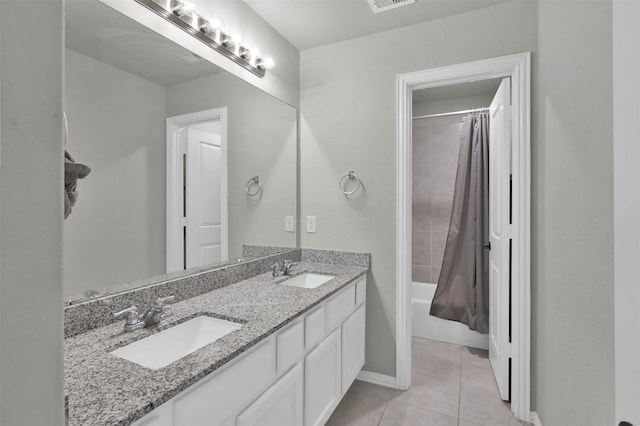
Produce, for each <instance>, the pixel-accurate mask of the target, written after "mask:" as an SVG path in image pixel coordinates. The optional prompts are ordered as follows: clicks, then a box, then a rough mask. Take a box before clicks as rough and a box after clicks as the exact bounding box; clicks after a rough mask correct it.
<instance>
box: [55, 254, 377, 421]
mask: <svg viewBox="0 0 640 426" xmlns="http://www.w3.org/2000/svg"><path fill="white" fill-rule="evenodd" d="M302 258H303V260H304V256H302ZM315 260H316V261H315V262H311V261H308V260H307V261H300V262H298V265H297V266H296V267H295V268H294V269H295V270H294V271H292V273H291V277H289V276H284V277H277V278H274V277H273V276H272V273H271V272H266V273H261V274H259V275H256V276H254V277H251V278H249V279H244V280H242V281H239V282H236V283H234V284H230V285H226V286H224V287H222V288H219V289H216V290H213V291H210V292H208V293H204V294H201V295H198V296H195V297H191V298H188V299H185V300H182V301H180V302H178V303H176V304H173V305H169V306H168V307H167V311H168V312H169V313H170V314H171V316H170V317H168V318H167V319H165V320H164V321H163V322H161V323H160V324H159V326H158V327H156V328H150V329H142V330H136V331H133V332H129V333H125V332H124V331H123V322H122V321H119V322H117V323H113V324H110V325H107V326H103V327H100V328H97V329H94V330H90V331H88V332H85V333H82V334H79V335H76V336H73V337H69V338H67V339H66V340H65V393H66V395H67V397H68V399H69V419H68V423H69V425H85V424H119V425H128V424H134V425H154V426H158V425H162V426H164V425H200V424H208V425H211V424H213V425H218V424H220V425H233V424H235V425H259V424H278V425H282V426H284V425H303V424H304V425H317V424H324V423H325V422H326V421H327V419H328V418H329V417H330V415H331V413H332V412H333V410H334V409H335V407H336V406H337V405H338V403H339V401H340V399H341V398H342V396H343V395H344V393H345V392H346V391H347V390H348V388H349V387H350V385H351V383H352V382H353V380H354V379H355V377H356V376H357V374H358V372H359V371H360V369H361V368H362V366H363V365H364V349H365V347H364V343H365V337H364V336H365V309H366V308H365V305H366V303H365V300H366V276H365V275H366V272H367V270H368V256H367V262H366V263H367V266H362V265H360V266H355V265H345V264H332V263H320V262H318V261H317V260H323V259H315ZM304 272H311V273H314V274H323V275H330V276H333V277H334V278H331V279H330V280H328V281H327V282H326V283H324V284H321V285H319V286H318V287H316V288H300V287H295V286H288V285H284V283H286V281H287V280H288V279H293V278H295V276H296V275H299V274H301V273H304ZM202 315H208V316H213V317H217V318H221V319H225V320H229V321H232V322H235V323H238V324H242V326H241V327H240V328H239V329H237V330H235V331H232V332H230V333H229V334H227V335H225V336H224V337H221V338H220V339H218V340H216V341H215V342H213V343H211V344H208V345H206V346H204V347H202V348H201V349H198V350H195V351H194V352H192V353H190V354H188V355H186V356H184V357H182V358H180V359H178V360H177V361H175V362H173V363H171V364H169V365H167V366H165V367H162V368H158V369H155V370H153V369H150V368H146V367H143V366H141V365H138V364H136V363H134V362H131V361H128V360H126V359H122V358H120V357H118V356H116V355H114V354H112V353H111V352H113V351H114V350H116V349H117V348H121V347H124V346H126V345H129V344H131V343H132V342H134V341H139V340H141V339H144V338H145V337H148V336H149V335H152V334H155V333H158V332H159V331H162V330H165V329H169V328H171V327H173V326H175V325H177V324H179V323H183V322H184V321H185V320H188V319H191V318H194V317H197V316H202Z"/></svg>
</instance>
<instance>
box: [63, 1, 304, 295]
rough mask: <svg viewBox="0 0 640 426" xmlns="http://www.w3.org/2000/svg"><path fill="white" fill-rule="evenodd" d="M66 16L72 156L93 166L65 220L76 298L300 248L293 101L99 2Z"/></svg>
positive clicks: (78, 5) (75, 4) (67, 287)
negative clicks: (296, 224)
mask: <svg viewBox="0 0 640 426" xmlns="http://www.w3.org/2000/svg"><path fill="white" fill-rule="evenodd" d="M65 21H66V25H65V28H66V50H65V107H64V108H65V111H66V116H67V120H68V136H67V138H66V143H65V149H66V150H67V151H68V152H69V154H70V155H71V156H72V157H73V158H74V159H75V160H76V161H77V162H79V163H83V164H86V165H88V166H89V167H91V170H92V171H91V173H90V174H89V175H88V176H87V177H86V178H84V179H82V180H80V181H79V182H78V188H77V189H78V199H77V203H76V205H75V206H74V208H73V211H72V213H71V214H70V216H69V217H68V218H67V219H66V220H65V223H64V247H63V249H64V293H65V298H66V301H67V303H74V302H76V301H78V300H81V299H82V298H83V297H86V296H87V295H92V294H94V293H96V291H97V293H99V294H100V295H104V294H110V293H113V292H116V291H120V290H123V289H129V288H132V287H135V286H138V285H146V284H149V283H152V282H158V281H162V280H165V279H167V277H168V276H167V275H166V274H170V275H169V277H171V276H178V275H185V274H188V273H192V272H194V271H197V270H198V269H205V268H206V269H210V268H212V267H214V265H220V264H227V263H229V262H241V261H244V260H246V259H248V258H251V257H253V256H258V255H263V254H268V253H270V252H273V251H278V250H285V249H286V248H295V247H296V234H295V229H287V227H286V226H285V225H286V224H287V220H286V218H287V217H288V216H289V217H295V215H296V209H297V200H296V194H297V188H296V184H297V183H296V182H297V170H296V167H297V153H296V149H297V127H296V126H297V112H296V110H295V109H294V108H293V107H291V106H289V105H287V104H285V103H284V102H282V101H280V100H278V99H276V98H274V97H272V96H270V95H268V94H266V93H264V92H263V91H261V90H259V89H257V88H255V87H254V86H252V85H250V84H248V83H246V82H244V81H243V80H241V79H239V78H237V77H235V76H233V75H231V74H229V73H227V72H226V71H221V70H220V69H219V68H217V67H215V66H214V65H213V64H211V63H210V62H208V61H206V60H204V59H202V58H200V57H198V56H197V55H195V54H193V53H192V52H190V51H189V50H186V49H185V48H183V47H180V46H178V45H177V44H175V43H173V42H171V41H170V40H168V39H166V38H164V37H163V36H161V35H159V34H157V33H155V32H154V31H151V30H150V29H148V28H146V27H144V26H142V25H140V24H138V23H137V22H135V21H133V20H132V19H130V18H128V17H127V16H125V15H123V14H121V13H119V12H117V11H115V10H114V9H112V8H110V7H109V6H106V5H104V4H103V3H101V2H100V1H99V0H70V1H67V2H66V11H65ZM254 177H257V179H253V178H254ZM290 222H292V219H290ZM247 246H251V248H249V249H248V248H247ZM267 247H268V248H267Z"/></svg>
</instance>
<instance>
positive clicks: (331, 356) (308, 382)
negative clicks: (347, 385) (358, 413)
mask: <svg viewBox="0 0 640 426" xmlns="http://www.w3.org/2000/svg"><path fill="white" fill-rule="evenodd" d="M340 363H341V354H340V328H338V329H337V330H336V331H334V332H333V333H331V334H330V335H329V336H328V337H327V338H326V339H324V341H323V342H322V343H320V344H319V345H318V347H317V348H315V349H314V350H313V351H312V352H311V353H310V354H309V355H307V357H306V358H305V361H304V370H305V371H304V376H305V382H304V389H305V393H304V424H305V425H306V426H311V425H314V426H315V425H323V424H325V423H326V421H327V420H328V419H329V417H330V416H331V413H332V412H333V410H334V409H335V408H336V406H337V405H338V402H340V397H341V395H342V386H341V379H342V375H341V371H340Z"/></svg>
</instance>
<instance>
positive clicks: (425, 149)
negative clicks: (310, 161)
mask: <svg viewBox="0 0 640 426" xmlns="http://www.w3.org/2000/svg"><path fill="white" fill-rule="evenodd" d="M499 83H500V79H496V80H486V81H482V82H478V83H470V84H461V85H455V86H448V87H442V88H432V89H425V90H421V91H415V92H414V93H413V116H414V117H421V116H424V115H432V114H439V113H448V112H453V111H464V110H468V109H474V108H484V107H488V106H489V104H490V103H491V100H492V98H493V96H494V95H495V93H496V90H497V87H498V85H499ZM465 115H466V114H455V115H446V116H441V117H430V118H418V119H414V120H413V129H412V226H411V230H412V232H411V241H412V259H411V274H412V284H411V301H412V307H413V318H412V330H413V336H415V337H420V338H425V339H432V340H438V341H442V342H448V343H456V344H460V345H465V346H471V347H476V348H481V349H488V347H489V339H488V336H487V335H483V334H480V333H477V332H475V331H472V330H469V329H468V327H467V326H466V325H464V324H460V323H457V322H454V321H447V320H443V319H440V318H436V317H433V316H430V315H429V310H430V308H431V300H432V299H433V295H434V293H435V289H436V285H437V283H438V278H439V275H440V270H441V266H442V259H443V256H444V248H445V244H446V240H447V233H448V230H449V222H450V218H451V209H452V205H453V192H454V187H455V179H456V168H457V164H458V152H459V149H460V136H461V132H462V119H463V118H464V116H465Z"/></svg>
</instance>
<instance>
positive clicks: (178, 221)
mask: <svg viewBox="0 0 640 426" xmlns="http://www.w3.org/2000/svg"><path fill="white" fill-rule="evenodd" d="M214 120H220V140H221V144H222V147H221V151H222V157H221V161H222V164H221V165H220V171H221V184H222V188H221V195H222V215H221V219H222V258H223V259H226V258H227V257H228V256H229V253H228V250H229V226H228V224H229V221H228V208H227V204H228V196H227V107H221V108H215V109H209V110H205V111H198V112H193V113H189V114H182V115H176V116H173V117H169V118H167V273H170V272H174V271H179V270H182V269H184V234H183V227H184V225H185V222H184V216H183V214H182V206H183V203H184V199H183V196H184V194H183V184H184V182H183V180H184V170H183V163H182V154H183V153H184V152H185V146H184V141H183V137H182V133H183V129H184V128H185V127H188V126H189V125H192V124H199V123H203V122H207V121H214Z"/></svg>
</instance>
